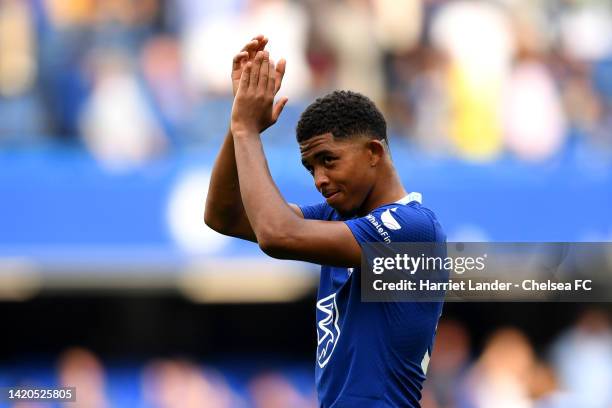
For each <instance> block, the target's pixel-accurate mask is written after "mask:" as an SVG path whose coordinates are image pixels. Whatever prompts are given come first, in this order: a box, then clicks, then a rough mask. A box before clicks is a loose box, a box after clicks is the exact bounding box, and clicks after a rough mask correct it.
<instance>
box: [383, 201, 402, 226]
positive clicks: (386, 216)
mask: <svg viewBox="0 0 612 408" xmlns="http://www.w3.org/2000/svg"><path fill="white" fill-rule="evenodd" d="M391 211H393V212H396V211H397V207H394V208H390V209H388V210H387V211H385V212H383V213H382V215H381V216H380V220H381V221H382V223H383V224H384V225H385V227H387V228H389V229H390V230H394V231H395V230H398V229H401V228H402V226H401V225H400V224H399V222H397V220H396V219H395V218H393V215H391Z"/></svg>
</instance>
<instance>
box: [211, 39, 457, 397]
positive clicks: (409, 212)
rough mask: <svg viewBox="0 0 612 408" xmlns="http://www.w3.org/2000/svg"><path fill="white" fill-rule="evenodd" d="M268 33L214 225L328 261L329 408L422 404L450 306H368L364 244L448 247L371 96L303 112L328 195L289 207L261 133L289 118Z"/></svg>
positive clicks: (243, 83)
mask: <svg viewBox="0 0 612 408" xmlns="http://www.w3.org/2000/svg"><path fill="white" fill-rule="evenodd" d="M266 42H267V40H266V39H265V38H264V37H262V36H258V37H255V38H254V39H253V41H251V42H250V43H249V44H247V45H246V46H245V48H244V49H243V51H242V52H241V53H240V54H238V55H237V56H236V57H235V58H234V68H233V74H232V79H233V82H234V93H235V100H234V105H233V108H232V119H231V130H230V132H229V133H228V135H227V137H226V140H225V142H224V144H223V147H222V148H221V151H220V153H219V157H218V158H217V162H216V163H215V167H214V169H213V173H212V178H211V183H210V188H209V193H208V199H207V203H206V212H205V221H206V223H207V224H208V225H209V226H210V227H212V228H213V229H215V230H217V231H219V232H221V233H224V234H227V235H231V236H235V237H240V238H244V239H249V240H251V241H255V242H257V243H258V244H259V246H260V247H261V249H262V250H263V251H264V252H265V253H266V254H268V255H270V256H272V257H275V258H281V259H296V260H302V261H308V262H314V263H317V264H320V265H322V267H321V278H320V286H319V291H318V301H317V305H316V306H317V310H316V312H317V338H318V345H317V356H316V357H317V362H316V384H317V391H318V398H319V404H320V406H321V407H334V408H340V407H351V408H359V407H368V408H373V407H418V406H419V400H420V397H421V388H422V384H423V381H424V380H425V372H426V370H427V364H428V362H429V357H430V355H431V348H432V343H433V338H434V333H435V328H436V325H437V322H438V319H439V316H440V314H441V308H442V305H441V303H424V302H423V303H414V302H397V303H390V302H389V303H383V302H381V303H363V302H361V300H360V299H361V293H360V292H361V282H360V275H361V270H360V264H361V247H360V245H361V244H362V243H364V242H444V241H445V236H444V233H443V232H442V228H441V227H440V225H439V223H438V222H437V220H436V218H435V216H434V215H433V213H432V212H431V211H429V210H427V209H426V208H424V207H422V206H421V204H420V195H418V194H416V193H412V194H407V192H406V190H405V189H404V187H403V186H402V184H401V181H400V179H399V177H398V175H397V173H396V171H395V169H394V166H393V163H392V161H391V156H390V154H389V147H388V144H387V137H386V124H385V120H384V118H383V116H382V115H381V113H380V112H379V111H378V109H376V107H375V106H374V104H373V103H372V102H371V101H370V100H369V99H367V98H366V97H364V96H362V95H359V94H357V93H353V92H334V93H332V94H330V95H327V96H325V97H323V98H321V99H317V100H316V101H315V102H314V103H313V104H312V105H310V106H309V107H308V108H307V109H306V110H305V111H304V113H303V114H302V117H301V119H300V121H299V123H298V126H297V139H298V143H299V146H300V152H301V156H302V163H303V165H304V167H306V169H307V170H308V171H309V172H310V173H311V174H312V176H313V179H314V184H315V187H316V188H317V190H318V191H319V192H320V193H321V194H322V195H323V197H324V198H325V202H323V203H321V204H319V205H314V206H303V207H298V206H296V205H293V204H288V203H287V202H285V200H284V199H283V197H282V196H281V195H280V193H279V192H278V189H277V188H276V185H275V184H274V181H273V180H272V178H271V176H270V173H269V170H268V168H267V164H266V158H265V156H264V152H263V149H262V144H261V140H260V133H261V132H262V131H263V130H264V129H266V128H267V127H268V126H270V125H271V124H273V123H274V122H276V120H277V119H278V117H279V115H280V113H281V111H282V108H283V106H284V104H285V103H286V101H287V100H286V98H282V99H281V100H280V101H279V102H277V104H276V105H274V104H273V102H274V96H275V94H276V93H277V92H278V89H279V87H280V83H281V81H282V76H283V73H284V68H285V63H284V61H282V60H281V61H279V63H278V65H276V66H275V64H274V63H273V62H272V61H271V60H270V59H269V56H268V53H267V52H266V51H264V50H263V49H264V47H265V45H266Z"/></svg>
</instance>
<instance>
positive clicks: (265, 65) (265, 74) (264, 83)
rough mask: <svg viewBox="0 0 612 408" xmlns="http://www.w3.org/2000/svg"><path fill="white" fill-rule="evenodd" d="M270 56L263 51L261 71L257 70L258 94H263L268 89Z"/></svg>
mask: <svg viewBox="0 0 612 408" xmlns="http://www.w3.org/2000/svg"><path fill="white" fill-rule="evenodd" d="M269 60H270V54H268V51H263V61H261V69H260V70H259V81H258V83H257V88H258V89H259V92H261V93H263V94H265V92H266V91H267V89H268V78H269V77H270V72H269V69H270V61H269Z"/></svg>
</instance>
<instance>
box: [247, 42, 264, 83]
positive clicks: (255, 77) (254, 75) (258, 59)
mask: <svg viewBox="0 0 612 408" xmlns="http://www.w3.org/2000/svg"><path fill="white" fill-rule="evenodd" d="M262 61H263V52H262V51H258V52H257V55H255V59H254V60H253V66H252V67H251V79H250V82H249V87H250V88H252V89H257V82H258V81H259V70H260V69H261V63H262Z"/></svg>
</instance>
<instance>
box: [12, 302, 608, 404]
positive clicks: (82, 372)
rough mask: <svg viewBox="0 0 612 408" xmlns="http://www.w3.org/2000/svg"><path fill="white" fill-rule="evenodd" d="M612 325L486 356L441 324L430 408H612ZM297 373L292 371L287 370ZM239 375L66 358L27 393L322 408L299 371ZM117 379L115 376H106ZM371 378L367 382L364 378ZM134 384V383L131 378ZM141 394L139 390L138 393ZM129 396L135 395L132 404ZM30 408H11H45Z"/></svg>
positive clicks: (507, 338)
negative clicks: (49, 389) (67, 391)
mask: <svg viewBox="0 0 612 408" xmlns="http://www.w3.org/2000/svg"><path fill="white" fill-rule="evenodd" d="M610 323H611V322H610V316H609V315H607V314H605V313H604V312H602V311H601V310H597V309H589V310H587V311H586V312H584V313H583V314H582V315H581V316H580V317H579V319H578V321H577V322H575V324H574V325H573V326H571V327H569V328H567V329H566V330H565V331H564V332H562V333H560V334H559V335H558V336H557V337H556V338H555V339H554V340H553V342H552V344H550V345H548V346H547V347H545V349H543V350H536V349H534V347H533V346H532V344H531V342H530V340H529V338H528V336H527V335H526V334H525V333H524V332H523V331H521V330H519V329H517V328H512V327H502V328H498V329H496V330H495V331H493V332H492V333H491V334H490V335H489V336H488V339H487V341H486V342H485V343H484V347H483V348H482V351H481V352H480V353H477V354H474V350H475V346H474V344H473V342H474V339H471V336H470V332H469V330H468V329H467V328H466V326H465V325H464V324H462V323H461V322H459V321H456V320H448V319H446V320H444V319H443V320H442V321H441V322H440V325H439V327H438V333H437V337H436V342H435V348H434V352H433V355H432V359H431V361H430V364H429V369H428V374H427V375H428V379H427V381H426V382H425V389H424V392H423V400H422V406H423V408H491V407H497V408H504V407H509V408H510V407H511V408H570V407H571V408H577V407H580V408H610V407H612V388H611V387H610V384H612V328H611V326H610ZM287 364H288V365H290V364H291V362H287ZM248 365H249V364H248V363H246V362H244V363H243V364H242V366H239V367H238V369H242V370H243V371H246V372H249V371H250V373H249V374H244V373H243V374H239V373H238V372H237V371H236V367H234V369H233V370H221V369H216V368H212V367H211V366H202V365H199V364H196V363H195V362H193V361H190V360H187V359H172V358H158V359H154V360H151V361H149V362H148V363H146V364H145V365H144V366H142V367H139V368H131V369H130V370H127V372H126V370H120V369H119V368H118V367H112V364H111V367H110V368H105V367H104V365H103V363H102V361H101V359H100V358H99V357H97V356H96V355H95V354H94V353H93V352H91V351H90V350H87V349H83V348H70V349H68V350H66V351H65V352H64V353H62V355H61V356H60V357H59V359H58V362H57V371H56V374H55V375H54V379H53V381H52V383H51V384H48V383H47V384H44V383H43V384H40V382H38V383H37V382H35V380H33V377H29V378H20V379H18V378H13V379H12V380H14V381H15V380H17V382H16V383H13V384H12V385H13V386H14V385H15V384H19V382H20V381H24V382H26V383H27V384H28V385H45V386H70V387H76V395H77V402H76V403H68V404H66V405H65V406H66V407H71V408H110V407H123V406H126V407H127V406H129V407H146V408H174V407H176V408H179V407H180V408H196V407H197V408H203V407H205V408H309V407H312V408H314V407H315V406H316V396H315V392H314V384H313V380H314V375H313V374H309V375H307V376H305V375H304V374H305V373H312V371H311V370H309V369H305V370H303V372H302V378H301V379H300V378H299V376H296V375H295V372H294V373H292V372H291V369H287V368H285V369H266V370H253V369H252V368H251V369H249V368H248ZM107 370H108V372H107ZM364 375H367V373H364ZM132 377H133V378H132ZM132 388H136V390H134V389H132ZM128 395H131V397H129V396H128ZM46 406H47V405H40V404H39V405H34V404H27V403H21V404H16V405H13V406H12V408H28V407H30V408H34V407H39V408H40V407H46Z"/></svg>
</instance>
